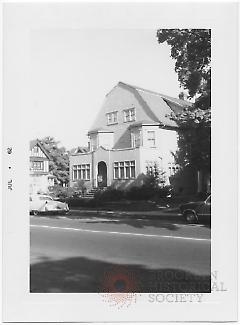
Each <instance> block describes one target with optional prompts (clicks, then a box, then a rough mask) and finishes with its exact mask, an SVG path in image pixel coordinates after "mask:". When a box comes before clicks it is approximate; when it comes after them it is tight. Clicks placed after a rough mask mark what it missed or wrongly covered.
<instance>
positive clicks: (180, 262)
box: [30, 215, 211, 292]
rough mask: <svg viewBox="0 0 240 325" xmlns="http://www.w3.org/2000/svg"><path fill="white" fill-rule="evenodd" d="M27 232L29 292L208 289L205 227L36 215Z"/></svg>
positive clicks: (208, 246)
mask: <svg viewBox="0 0 240 325" xmlns="http://www.w3.org/2000/svg"><path fill="white" fill-rule="evenodd" d="M175 221H176V220H175ZM30 230H31V277H30V278H31V292H125V291H128V292H132V291H134V292H210V269H211V264H210V263H211V262H210V261H211V241H210V235H211V230H210V228H209V227H207V226H204V225H187V224H184V223H182V222H180V221H179V222H174V221H173V220H172V221H166V220H151V219H144V220H142V219H141V218H129V217H128V218H127V217H126V218H122V217H116V216H114V215H112V216H111V218H109V217H108V218H104V216H101V217H98V218H96V217H87V216H86V217H81V219H68V218H64V217H61V216H56V217H47V216H46V217H42V216H41V217H40V216H37V217H31V219H30Z"/></svg>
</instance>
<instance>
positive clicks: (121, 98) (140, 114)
mask: <svg viewBox="0 0 240 325" xmlns="http://www.w3.org/2000/svg"><path fill="white" fill-rule="evenodd" d="M132 107H134V108H135V110H136V121H141V120H150V119H151V118H152V117H150V116H148V115H147V113H146V112H145V111H144V110H143V108H142V106H141V105H140V104H139V101H138V100H137V98H136V97H135V95H134V93H133V92H131V91H129V90H127V89H124V87H120V86H118V87H115V88H114V89H113V90H112V91H111V92H110V93H109V94H108V95H107V96H106V99H105V101H104V104H103V106H102V108H101V110H100V111H99V113H98V115H97V118H96V120H95V122H94V123H93V125H92V127H91V130H92V129H97V128H105V129H107V130H111V131H113V132H114V149H122V148H130V147H131V133H130V130H129V129H128V127H129V126H130V125H131V124H132V123H133V122H124V116H123V111H124V109H128V108H132ZM112 111H118V123H117V124H113V125H107V117H106V114H107V113H109V112H112Z"/></svg>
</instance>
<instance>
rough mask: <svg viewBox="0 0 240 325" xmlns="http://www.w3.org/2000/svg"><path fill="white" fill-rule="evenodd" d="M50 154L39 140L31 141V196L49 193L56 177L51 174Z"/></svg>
mask: <svg viewBox="0 0 240 325" xmlns="http://www.w3.org/2000/svg"><path fill="white" fill-rule="evenodd" d="M50 160H51V159H50V157H49V154H48V153H47V151H46V150H45V149H44V147H43V145H42V144H41V143H40V141H39V140H33V141H30V194H33V193H48V191H49V188H50V187H52V186H54V182H55V178H56V177H55V176H53V175H52V174H51V173H49V161H50Z"/></svg>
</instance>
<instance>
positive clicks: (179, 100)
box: [118, 81, 191, 105]
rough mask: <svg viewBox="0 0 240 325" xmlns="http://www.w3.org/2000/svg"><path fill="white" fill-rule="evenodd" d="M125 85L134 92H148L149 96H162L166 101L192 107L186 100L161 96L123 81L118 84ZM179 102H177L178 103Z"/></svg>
mask: <svg viewBox="0 0 240 325" xmlns="http://www.w3.org/2000/svg"><path fill="white" fill-rule="evenodd" d="M121 84H122V85H124V86H127V87H130V88H132V89H134V90H137V91H143V92H147V93H149V94H153V95H156V96H160V97H161V98H162V97H163V98H165V99H166V100H169V101H171V102H173V103H175V104H177V105H180V103H182V104H184V103H186V104H188V105H191V103H190V102H188V101H186V100H183V99H179V98H174V97H171V96H168V95H164V94H160V93H158V92H156V91H152V90H149V89H145V88H142V87H138V86H133V85H130V84H127V83H125V82H122V81H119V82H118V85H121ZM176 100H177V101H176Z"/></svg>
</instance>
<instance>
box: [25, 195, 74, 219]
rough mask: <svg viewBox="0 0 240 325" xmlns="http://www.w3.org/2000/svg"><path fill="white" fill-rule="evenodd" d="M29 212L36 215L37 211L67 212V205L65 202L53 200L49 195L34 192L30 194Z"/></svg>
mask: <svg viewBox="0 0 240 325" xmlns="http://www.w3.org/2000/svg"><path fill="white" fill-rule="evenodd" d="M29 199H30V213H31V214H33V215H37V214H39V213H49V212H60V213H67V212H68V211H69V207H68V204H67V203H64V202H60V201H56V200H53V198H51V196H48V195H41V194H35V195H30V198H29Z"/></svg>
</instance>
